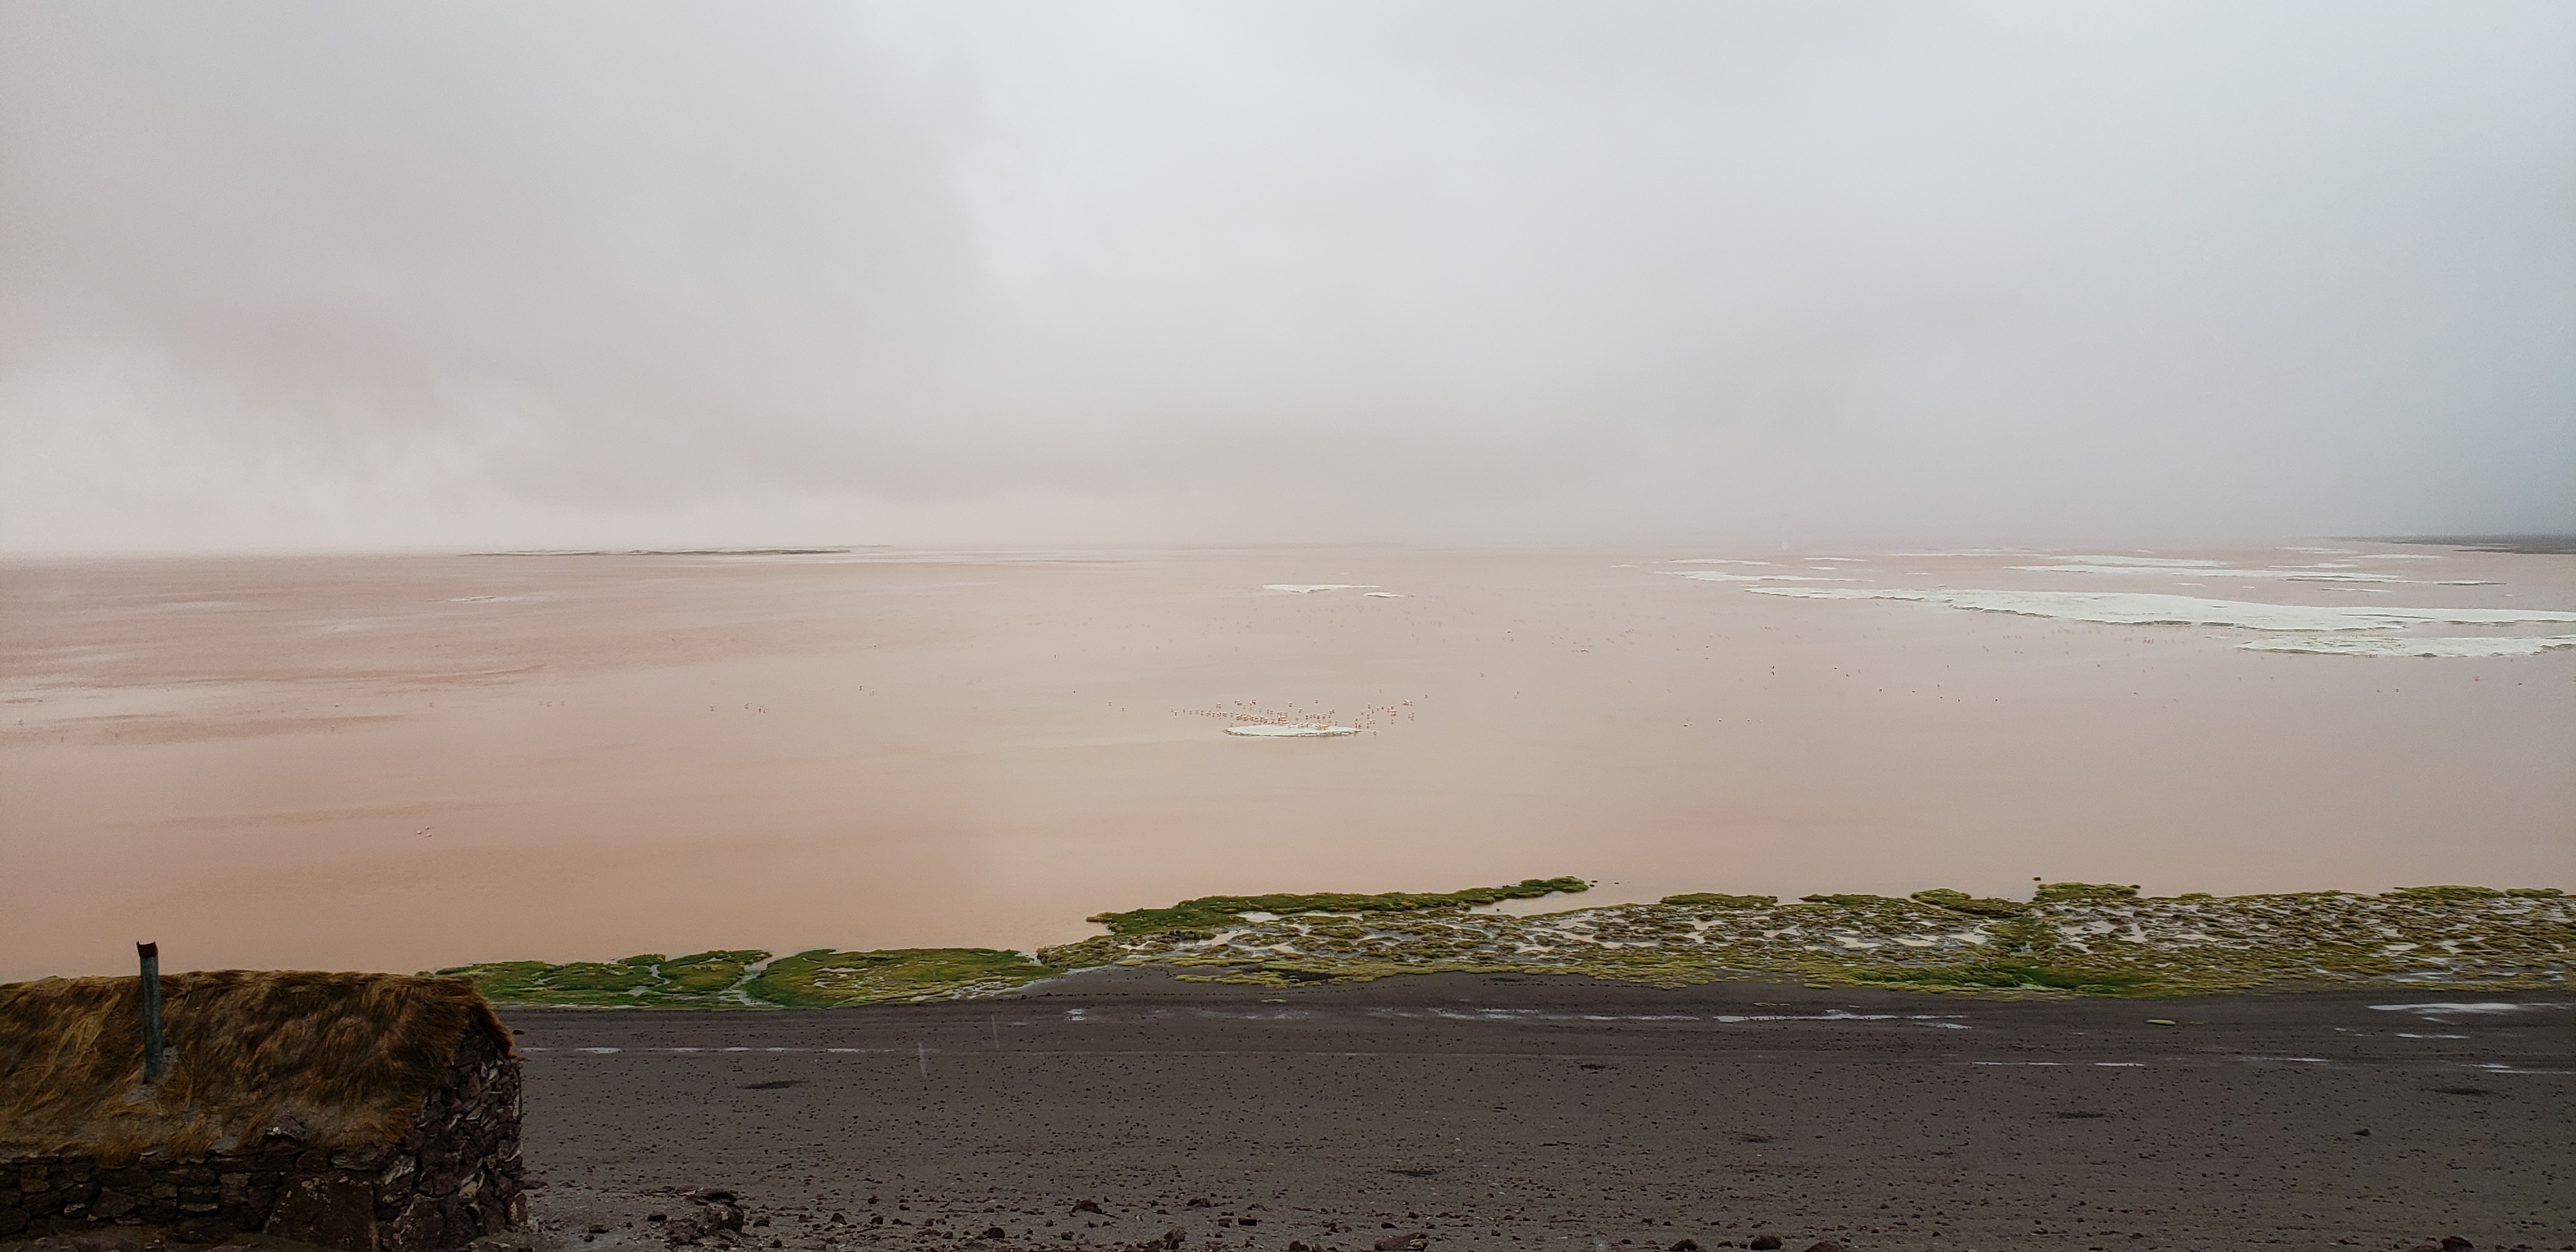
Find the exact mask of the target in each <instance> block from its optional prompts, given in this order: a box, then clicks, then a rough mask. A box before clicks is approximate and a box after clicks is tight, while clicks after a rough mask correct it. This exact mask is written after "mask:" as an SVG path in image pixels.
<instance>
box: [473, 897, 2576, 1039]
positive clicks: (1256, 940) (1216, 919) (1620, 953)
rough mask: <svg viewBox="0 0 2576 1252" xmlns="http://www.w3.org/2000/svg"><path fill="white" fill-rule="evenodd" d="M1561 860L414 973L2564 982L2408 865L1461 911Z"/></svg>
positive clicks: (538, 987)
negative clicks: (2160, 888) (1378, 883)
mask: <svg viewBox="0 0 2576 1252" xmlns="http://www.w3.org/2000/svg"><path fill="white" fill-rule="evenodd" d="M1588 886H1589V884H1587V883H1585V882H1584V881H1583V880H1582V879H1579V878H1553V879H1528V880H1524V881H1522V882H1519V883H1515V884H1511V885H1509V886H1503V887H1477V888H1467V889H1464V890H1460V891H1453V892H1440V893H1406V892H1391V893H1382V894H1375V895H1367V894H1351V893H1315V894H1287V893H1282V894H1271V895H1251V896H1205V897H1201V898H1199V899H1195V900H1184V901H1182V902H1180V903H1179V904H1175V905H1172V906H1171V907H1169V908H1161V909H1135V910H1130V911H1126V912H1118V913H1101V914H1095V915H1094V916H1093V917H1092V918H1091V919H1090V920H1091V921H1093V922H1094V923H1097V924H1099V925H1102V926H1104V927H1106V928H1107V929H1108V931H1109V933H1107V934H1104V935H1099V936H1096V937H1094V938H1090V939H1085V940H1081V941H1079V942H1075V943H1068V944H1060V945H1057V946H1054V947H1049V948H1043V949H1040V950H1039V951H1038V952H1036V953H1034V954H1031V953H1022V952H1014V951H1009V950H1005V949H994V948H898V949H889V950H883V951H874V952H840V951H835V950H832V949H829V948H817V949H814V950H811V951H807V952H800V953H795V954H792V955H787V956H773V955H772V954H770V953H768V952H765V951H759V950H749V949H745V950H716V951H709V952H700V953H695V954H692V955H688V956H682V957H665V956H661V955H658V954H646V955H642V956H633V957H628V958H625V959H624V960H619V961H581V962H572V963H569V964H562V965H554V964H548V963H545V962H541V961H505V962H494V963H486V964H480V965H464V966H456V967H452V968H449V969H442V970H436V971H432V972H435V973H438V974H444V975H452V976H459V977H465V978H470V979H472V980H473V981H474V982H475V983H476V985H477V986H479V987H481V988H482V990H483V993H484V995H485V996H487V997H489V998H490V999H491V1000H492V1001H493V1002H494V1003H496V1004H504V1005H523V1006H551V1007H582V1008H654V1009H702V1010H705V1009H736V1010H757V1009H789V1008H831V1007H840V1006H847V1005H860V1004H885V1003H923V1002H932V1001H944V1000H962V999H976V998H981V997H985V996H993V995H1000V994H1006V993H1009V992H1012V991H1015V990H1017V989H1019V988H1021V987H1024V986H1026V985H1027V984H1029V983H1031V982H1034V981H1037V980H1039V979H1043V978H1050V977H1054V976H1056V975H1059V974H1065V973H1071V972H1075V971H1078V970H1084V969H1097V968H1103V967H1108V966H1120V965H1126V966H1135V965H1159V966H1165V967H1169V968H1172V969H1174V970H1176V971H1179V976H1180V977H1183V978H1186V979H1191V980H1194V981H1206V982H1218V983H1236V984H1246V985H1255V986H1268V987H1288V986H1302V985H1313V984H1317V983H1329V982H1358V981H1367V980H1370V979H1377V978H1386V977H1391V976H1395V975H1399V974H1421V973H1439V972H1471V973H1510V974H1582V975H1589V976H1591V977H1595V978H1603V979H1611V980H1617V981H1625V982H1638V983H1646V984H1651V985H1657V986H1687V985H1691V984H1695V983H1705V982H1719V981H1729V980H1742V979H1790V980H1798V981H1803V982H1808V983H1814V984H1820V985H1829V986H1855V987H1884V988H1894V989H1903V990H1913V991H1939V992H1952V993H1961V994H1971V995H1984V996H2016V997H2022V996H2068V995H2078V996H2130V997H2161V996H2180V995H2207V994H2217V993H2229V992H2246V991H2258V990H2281V991H2286V990H2305V989H2318V988H2329V987H2367V986H2384V987H2416V988H2446V989H2454V990H2458V989H2492V990H2507V989H2517V988H2563V987H2565V986H2566V984H2567V975H2568V967H2569V965H2570V964H2571V960H2576V897H2570V896H2568V895H2566V894H2565V893H2564V892H2562V891H2561V890H2559V889H2557V888H2551V887H2536V888H2515V889H2498V888H2492V887H2467V886H2434V887H2407V888H2401V889H2399V890H2396V891H2390V892H2385V893H2382V894H2379V895H2368V896H2365V895H2354V894H2351V893H2348V892H2342V891H2315V892H2295V893H2284V894H2269V895H2250V896H2229V897H2223V898H2222V897H2218V896H2213V895H2208V894H2206V893H2198V892H2195V893H2191V894H2187V895H2181V896H2172V897H2146V896H2141V895H2139V894H2138V889H2137V888H2135V887H2130V886H2121V885H2118V884H2109V883H2045V884H2041V885H2040V886H2039V887H2038V888H2037V890H2036V891H2034V893H2033V895H2032V898H2031V899H2030V900H2027V901H2016V900H2005V899H1999V898H1994V897H1977V896H1970V895H1968V894H1967V893H1965V892H1961V891H1954V890H1950V889H1947V888H1934V889H1930V890H1925V891H1918V892H1915V893H1914V894H1913V895H1912V896H1910V897H1906V898H1902V899H1899V898H1896V897H1892V896H1879V895H1864V894H1820V895H1811V896H1806V897H1803V898H1801V899H1799V900H1794V901H1790V902H1788V903H1782V902H1781V901H1780V900H1779V899H1778V898H1777V897H1773V896H1755V895H1729V894H1725V893H1719V892H1694V893H1690V894H1685V895H1675V896H1667V897H1665V898H1664V899H1663V900H1661V901H1659V902H1657V903H1654V904H1621V905H1609V906H1604V907H1599V908H1577V909H1572V910H1569V911H1566V912H1557V913H1544V914H1539V915H1536V916H1529V917H1520V916H1511V915H1506V914H1500V913H1479V912H1475V911H1474V909H1475V906H1477V905H1482V904H1492V903H1496V902H1499V901H1503V900H1511V899H1533V898H1539V897H1544V896H1549V895H1556V894H1572V893H1575V892H1579V891H1582V890H1584V889H1585V888H1586V887H1588Z"/></svg>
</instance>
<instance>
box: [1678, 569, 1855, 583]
mask: <svg viewBox="0 0 2576 1252" xmlns="http://www.w3.org/2000/svg"><path fill="white" fill-rule="evenodd" d="M1821 568H1825V569H1831V568H1832V567H1831V566H1823V567H1821ZM1655 572H1656V573H1658V574H1670V575H1672V576H1673V577H1675V578H1688V579H1693V580H1695V581H1698V582H1704V583H1847V582H1850V581H1852V580H1851V579H1848V578H1819V577H1817V576H1815V575H1813V574H1729V573H1726V572H1724V571H1721V570H1713V569H1659V570H1656V571H1655Z"/></svg>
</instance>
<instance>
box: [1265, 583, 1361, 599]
mask: <svg viewBox="0 0 2576 1252" xmlns="http://www.w3.org/2000/svg"><path fill="white" fill-rule="evenodd" d="M1376 585H1377V584H1376V583H1263V584H1262V585H1261V589H1262V590H1263V591H1293V592H1296V593H1297V594H1299V595H1301V596H1302V595H1311V594H1313V593H1315V592H1318V591H1366V590H1368V589H1369V588H1371V587H1374V586H1376Z"/></svg>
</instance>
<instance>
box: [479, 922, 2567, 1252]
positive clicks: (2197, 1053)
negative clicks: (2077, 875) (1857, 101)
mask: <svg viewBox="0 0 2576 1252" xmlns="http://www.w3.org/2000/svg"><path fill="white" fill-rule="evenodd" d="M2570 1000H2571V997H2569V996H2567V995H2566V994H2565V993H2552V994H2535V993H2527V992H2502V993H2499V992H2484V993H2478V992H2443V993H2423V992H2402V993H2401V992H2390V991H2375V992H2366V993H2352V992H2323V993H2312V994H2305V995H2281V996H2238V997H2212V998H2205V999H2192V1000H2163V1001H2104V1000H2090V1001H2074V1002H2068V1001H2048V1002H1992V1001H1981V1000H1969V999H1955V998H1947V997H1935V996H1916V995H1907V994H1902V993H1876V992H1859V991H1851V990H1821V989H1809V988H1802V987H1797V986H1782V985H1775V984H1755V983H1733V984H1721V985H1712V986H1704V987H1694V988H1688V989H1684V990H1671V991H1667V990H1657V989H1653V988H1646V987H1637V986H1629V985H1622V984H1612V983H1598V982H1592V981H1589V980H1584V979H1574V978H1529V977H1521V978H1514V977H1499V976H1496V977H1477V976H1465V975H1437V976H1427V977H1416V978H1399V979H1390V980H1386V981H1382V982H1377V983H1369V984H1361V985H1354V986H1333V987H1317V988H1309V989H1301V990H1294V991H1265V990H1261V989H1257V988H1245V987H1217V986H1210V985H1207V984H1199V983H1183V982H1177V981H1173V980H1171V979H1169V978H1167V977H1165V976H1163V975H1161V974H1159V973H1155V972H1151V971H1117V972H1112V973H1101V974H1090V975H1082V976H1077V977H1074V978H1069V979H1064V980H1059V981H1057V982H1054V983H1051V984H1044V985H1041V986H1040V987H1036V988H1032V989H1031V990H1030V992H1029V993H1028V994H1026V995H1023V996H1020V997H1017V998H1013V999H1007V1000H995V1001H977V1002H971V1003H960V1004H942V1005H927V1006H905V1007H881V1008H870V1009H839V1010H828V1011H815V1012H773V1013H752V1012H744V1013H680V1012H662V1013H653V1012H626V1011H617V1012H582V1011H572V1010H525V1011H516V1010H514V1011H511V1012H508V1013H505V1014H504V1016H505V1017H507V1018H508V1020H509V1021H510V1023H511V1024H512V1026H514V1027H515V1028H516V1029H517V1030H518V1031H519V1032H520V1036H519V1043H520V1046H521V1047H522V1048H523V1049H524V1050H525V1054H526V1062H527V1092H528V1094H527V1104H528V1107H527V1153H528V1159H529V1163H530V1167H531V1169H532V1171H533V1172H534V1173H535V1174H536V1175H537V1176H539V1177H540V1178H542V1179H543V1180H544V1181H545V1182H546V1184H547V1185H546V1186H545V1188H544V1189H543V1190H540V1191H538V1192H536V1193H535V1198H536V1200H537V1203H536V1206H535V1211H536V1214H537V1217H538V1220H539V1222H540V1223H541V1233H542V1235H543V1237H544V1242H546V1243H549V1244H554V1245H556V1246H560V1247H568V1248H589V1249H597V1250H602V1252H605V1250H609V1249H615V1248H619V1247H631V1246H634V1245H636V1244H639V1243H654V1244H658V1243H659V1242H660V1239H659V1238H658V1236H657V1231H658V1230H659V1227H658V1226H657V1225H656V1224H655V1223H653V1222H652V1221H650V1220H649V1216H650V1215H651V1214H653V1213H657V1212H658V1213H667V1214H670V1215H673V1216H677V1215H679V1214H681V1213H682V1212H684V1211H685V1210H686V1208H687V1203H686V1201H684V1200H682V1199H681V1198H680V1197H678V1196H675V1195H673V1194H671V1192H670V1191H669V1190H666V1189H671V1188H688V1187H722V1188H727V1189H730V1190H732V1191H734V1192H736V1193H738V1194H739V1195H740V1197H741V1201H742V1205H743V1207H744V1208H745V1209H746V1210H747V1212H748V1213H749V1215H750V1219H751V1223H752V1224H751V1225H750V1226H749V1227H747V1229H746V1230H745V1232H744V1234H745V1242H746V1243H749V1244H752V1245H755V1246H760V1247H768V1246H772V1245H773V1243H775V1244H776V1245H778V1246H783V1247H789V1248H825V1247H833V1248H843V1249H855V1248H861V1247H869V1246H884V1247H887V1248H889V1249H891V1248H893V1247H896V1246H924V1247H927V1246H939V1247H948V1246H954V1245H958V1244H961V1243H966V1242H970V1241H975V1240H977V1239H979V1238H980V1237H981V1236H983V1235H984V1234H985V1233H986V1232H988V1231H991V1230H995V1229H998V1230H1000V1231H1001V1232H1002V1237H1001V1238H1000V1239H998V1240H992V1241H991V1242H994V1243H997V1244H1004V1245H1008V1246H1011V1247H1038V1246H1047V1245H1052V1246H1057V1247H1063V1246H1065V1245H1068V1244H1079V1245H1086V1246H1102V1247H1112V1248H1115V1247H1122V1246H1125V1245H1128V1244H1133V1243H1138V1242H1142V1241H1145V1240H1150V1239H1157V1238H1160V1237H1162V1236H1163V1235H1164V1233H1165V1232H1166V1231H1170V1230H1178V1231H1179V1232H1181V1234H1182V1236H1183V1238H1182V1241H1181V1245H1180V1246H1182V1247H1186V1248H1189V1249H1193V1250H1200V1249H1206V1248H1209V1247H1212V1246H1221V1247H1225V1248H1252V1249H1266V1250H1268V1252H1282V1250H1284V1249H1286V1248H1287V1247H1288V1245H1289V1244H1290V1243H1291V1242H1292V1241H1293V1242H1302V1243H1304V1244H1307V1245H1309V1246H1311V1247H1314V1248H1321V1249H1344V1250H1346V1252H1362V1250H1365V1249H1368V1248H1370V1247H1372V1246H1373V1245H1374V1244H1375V1242H1376V1241H1377V1240H1378V1239H1380V1238H1382V1237H1385V1236H1387V1235H1391V1234H1406V1233H1411V1232H1414V1231H1421V1232H1425V1233H1427V1234H1428V1235H1429V1236H1430V1247H1431V1248H1432V1249H1434V1252H1444V1250H1445V1252H1467V1250H1470V1249H1481V1250H1485V1252H1506V1250H1508V1249H1512V1248H1515V1247H1523V1246H1527V1247H1532V1248H1538V1247H1548V1248H1562V1247H1570V1246H1585V1247H1589V1248H1593V1249H1617V1248H1622V1247H1625V1248H1629V1249H1632V1250H1633V1252H1645V1250H1646V1249H1657V1250H1661V1249H1668V1248H1670V1247H1671V1246H1672V1245H1673V1244H1675V1243H1677V1242H1679V1241H1681V1240H1684V1239H1689V1240H1692V1241H1694V1242H1696V1243H1697V1244H1698V1245H1699V1246H1700V1247H1702V1248H1717V1247H1723V1246H1728V1245H1730V1244H1731V1245H1733V1246H1737V1247H1741V1246H1744V1245H1745V1244H1747V1243H1748V1242H1750V1241H1751V1240H1752V1239H1754V1238H1755V1237H1756V1236H1759V1235H1763V1234H1772V1235H1777V1236H1779V1237H1781V1238H1782V1239H1783V1240H1784V1241H1785V1242H1786V1245H1787V1247H1788V1248H1789V1249H1790V1252H1797V1250H1798V1249H1801V1248H1805V1247H1807V1246H1809V1245H1810V1244H1812V1243H1814V1242H1817V1241H1820V1240H1826V1239H1831V1240H1834V1241H1837V1242H1839V1243H1840V1244H1842V1245H1843V1246H1845V1247H1847V1248H1850V1249H1853V1250H1854V1252H1867V1250H1871V1249H1894V1248H1942V1249H2013V1248H2052V1249H2055V1248H2064V1249H2077V1250H2084V1249H2100V1250H2104V1252H2108V1250H2111V1249H2137V1250H2140V1252H2144V1250H2146V1249H2157V1248H2234V1247H2247V1246H2255V1245H2264V1246H2271V1245H2281V1246H2288V1247H2295V1248H2335V1247H2361V1248H2379V1249H2406V1248H2411V1247H2414V1246H2415V1245H2417V1244H2418V1243H2421V1242H2423V1241H2425V1240H2426V1239H2428V1238H2429V1239H2431V1240H2433V1241H2436V1242H2438V1241H2439V1240H2440V1239H2441V1238H2442V1237H2443V1236H2445V1235H2455V1236H2458V1237H2462V1238H2466V1239H2467V1240H2469V1241H2470V1242H2471V1243H2473V1244H2474V1245H2475V1246H2476V1247H2478V1248H2480V1249H2505V1248H2511V1247H2513V1246H2515V1245H2527V1246H2529V1247H2531V1248H2535V1249H2539V1248H2550V1249H2557V1248H2567V1247H2576V1116H2571V1114H2576V1103H2571V1100H2570V1096H2571V1093H2576V1005H2571V1003H2570ZM2446 1003H2447V1004H2454V1005H2458V1004H2468V1005H2471V1006H2472V1007H2468V1008H2456V1007H2455V1008H2441V1007H2436V1006H2439V1005H2442V1004H2446ZM2392 1005H2403V1006H2411V1007H2403V1008H2391V1007H2384V1006H2392ZM2150 1018H2168V1019H2171V1020H2172V1021H2173V1022H2174V1023H2175V1024H2173V1025H2156V1024H2151V1023H2150V1022H2149V1020H2148V1019H2150ZM2364 1132H2367V1133H2364ZM1086 1200H1087V1201H1092V1202H1095V1203H1096V1204H1097V1206H1098V1208H1099V1209H1100V1211H1099V1212H1097V1213H1094V1212H1089V1211H1077V1210H1076V1207H1075V1206H1076V1205H1077V1203H1079V1202H1082V1201H1086ZM1194 1200H1206V1201H1208V1203H1207V1204H1206V1205H1205V1206H1203V1207H1194V1206H1193V1205H1192V1203H1191V1202H1192V1201H1194ZM880 1219H882V1223H883V1224H881V1225H878V1224H872V1223H875V1222H877V1221H879V1220H880ZM764 1221H765V1222H766V1224H762V1223H763V1222H764ZM593 1228H597V1229H598V1231H599V1233H596V1234H591V1233H586V1232H589V1231H591V1230H592V1229H593Z"/></svg>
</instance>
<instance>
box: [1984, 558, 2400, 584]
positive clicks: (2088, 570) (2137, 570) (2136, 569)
mask: <svg viewBox="0 0 2576 1252" xmlns="http://www.w3.org/2000/svg"><path fill="white" fill-rule="evenodd" d="M2012 568H2014V569H2017V570H2029V571H2032V572H2036V573H2043V574H2189V575H2191V576H2192V577H2194V578H2279V579H2284V580H2287V581H2289V582H2301V583H2402V582H2406V581H2408V580H2407V579H2403V578H2397V577H2393V576H2391V575H2388V574H2361V573H2352V574H2346V573H2339V572H2337V571H2334V570H2329V569H2232V568H2224V567H2221V566H2219V565H2218V563H2217V562H2214V561H2213V562H2209V563H2207V564H2205V565H2195V566H2191V567H2189V568H2184V567H2182V566H2179V565H2177V566H2171V567H2167V566H2161V565H2157V566H2136V565H2015V566H2013V567H2012Z"/></svg>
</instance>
